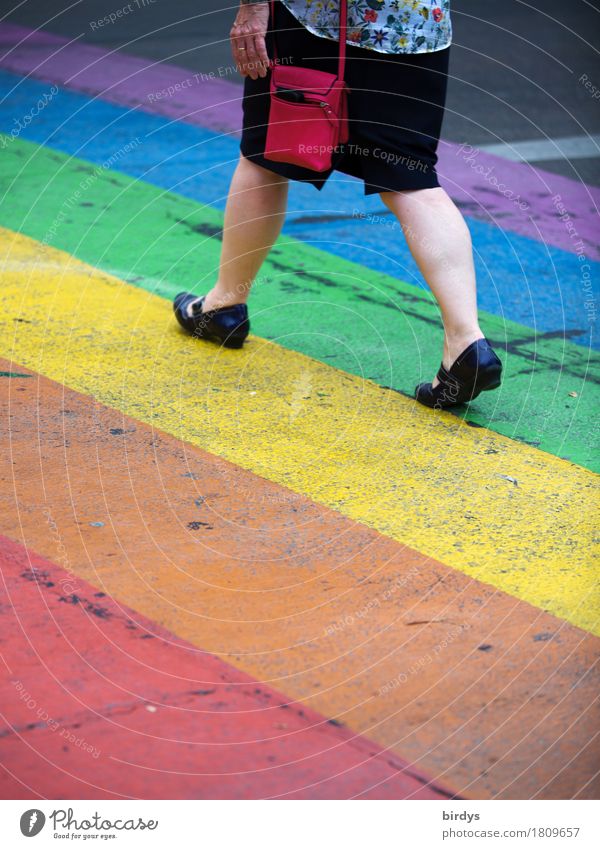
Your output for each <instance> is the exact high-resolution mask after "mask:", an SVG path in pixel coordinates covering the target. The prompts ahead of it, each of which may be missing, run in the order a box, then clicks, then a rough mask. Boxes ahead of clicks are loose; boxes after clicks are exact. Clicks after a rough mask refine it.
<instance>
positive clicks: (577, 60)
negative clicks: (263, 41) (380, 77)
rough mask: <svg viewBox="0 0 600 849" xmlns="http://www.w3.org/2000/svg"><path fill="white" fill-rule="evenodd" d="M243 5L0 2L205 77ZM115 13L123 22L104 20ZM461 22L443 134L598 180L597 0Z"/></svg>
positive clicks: (224, 53)
mask: <svg viewBox="0 0 600 849" xmlns="http://www.w3.org/2000/svg"><path fill="white" fill-rule="evenodd" d="M236 8H237V4H235V3H230V2H227V0H196V1H195V2H191V0H177V1H176V2H173V0H170V2H167V0H131V2H128V3H125V2H123V0H76V2H71V3H70V2H68V0H25V2H22V3H17V2H13V3H10V2H6V0H2V2H0V9H1V10H2V19H3V20H7V21H13V22H15V23H20V24H23V25H26V26H30V27H41V28H44V29H48V30H49V31H52V32H56V33H59V34H62V35H67V36H71V37H73V38H77V39H81V40H82V41H85V42H89V43H90V44H97V45H102V46H104V47H109V48H117V49H123V50H126V51H127V52H128V53H135V54H138V55H140V56H145V57H149V58H152V59H156V60H158V61H160V60H164V61H168V62H171V63H175V64H179V65H182V66H184V67H187V68H190V69H192V70H194V71H201V72H204V73H209V72H211V71H212V72H217V73H218V72H219V69H220V68H224V67H225V66H226V65H228V64H229V63H230V51H229V43H228V32H229V28H230V25H231V21H232V20H233V17H234V15H235V10H236ZM119 10H120V11H121V12H122V14H121V16H120V17H119V19H118V20H117V21H116V23H114V24H110V23H108V24H106V23H102V19H103V18H104V17H105V16H106V15H109V14H110V13H111V12H118V11H119ZM453 18H454V46H453V50H452V63H451V77H452V80H451V85H450V89H449V97H448V109H447V114H446V119H445V124H444V129H443V136H444V137H445V138H447V139H449V140H451V141H460V142H468V143H469V144H473V145H477V146H479V147H481V146H486V145H490V146H491V145H493V146H494V149H493V152H495V153H500V154H501V155H506V156H508V157H509V158H518V159H525V160H527V161H529V162H533V163H536V164H539V165H540V167H543V168H545V169H546V170H550V171H555V172H557V173H560V174H564V175H565V176H569V177H571V178H573V179H577V180H583V181H585V182H588V183H594V184H599V183H600V168H599V160H598V154H599V153H600V150H599V146H600V141H599V139H600V135H599V134H600V109H598V103H599V102H600V101H599V97H600V61H599V58H598V50H597V49H596V48H595V47H594V42H596V43H597V42H598V34H599V33H600V3H599V2H598V0H593V2H588V0H569V2H568V3H567V2H564V0H546V2H545V3H544V4H535V5H534V4H529V3H527V2H523V0H501V2H499V1H498V2H492V0H453ZM595 94H596V95H597V97H595V96H594V95H595ZM517 142H518V143H522V144H520V146H519V147H517V148H514V147H507V145H514V143H517ZM498 145H501V147H497V146H498ZM559 148H560V150H559ZM561 153H562V155H561Z"/></svg>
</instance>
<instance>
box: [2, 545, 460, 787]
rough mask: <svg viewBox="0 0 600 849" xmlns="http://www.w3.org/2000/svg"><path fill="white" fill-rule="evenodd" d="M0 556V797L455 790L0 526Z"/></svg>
mask: <svg viewBox="0 0 600 849" xmlns="http://www.w3.org/2000/svg"><path fill="white" fill-rule="evenodd" d="M0 568H1V570H2V578H3V583H4V590H5V592H6V597H7V601H8V604H7V607H6V610H5V613H4V619H5V624H6V626H7V630H6V637H5V638H4V639H3V640H2V660H3V672H2V676H1V677H0V703H1V704H2V708H1V712H0V718H1V720H2V725H1V726H0V738H1V739H0V752H1V754H2V758H1V760H2V765H3V767H4V769H3V770H2V769H0V799H19V798H31V796H32V795H35V796H40V797H42V798H49V799H56V798H60V799H88V798H91V799H97V798H103V799H106V798H113V799H114V798H121V797H134V798H137V799H165V798H167V799H265V798H273V797H276V798H295V799H350V798H355V797H359V798H376V799H448V798H452V794H451V793H450V792H449V791H448V790H446V789H443V788H440V787H434V786H431V784H430V782H429V780H428V779H427V778H426V777H425V776H423V775H419V774H418V772H416V771H415V770H412V769H411V768H410V766H409V765H408V764H405V763H403V762H402V761H400V760H399V759H398V758H394V757H392V756H390V754H389V752H381V751H380V750H378V747H377V746H375V745H374V744H373V743H372V742H370V741H369V740H365V739H364V738H361V737H357V736H353V735H351V734H350V733H349V732H348V731H347V730H345V729H343V728H338V727H336V726H335V725H332V724H331V723H329V722H328V721H327V719H326V718H325V717H322V716H320V715H318V714H316V713H314V711H311V710H309V709H308V708H307V707H306V706H304V705H301V704H294V703H290V702H289V701H288V700H287V699H286V698H285V697H284V696H282V695H281V693H278V692H277V691H275V690H271V689H270V688H269V687H263V686H259V684H258V682H257V681H254V680H252V679H251V678H248V677H247V678H245V679H244V676H243V674H242V673H241V672H239V670H237V669H233V668H232V667H231V666H230V665H229V664H227V663H224V662H223V661H222V660H219V659H218V658H216V657H213V656H211V655H208V654H206V653H204V652H199V651H198V650H197V649H196V648H195V647H194V646H192V645H190V644H189V643H185V642H184V641H182V640H179V639H178V638H177V637H175V636H174V635H173V634H171V633H170V632H168V631H165V630H163V629H161V628H159V627H156V626H155V625H154V624H153V623H151V622H149V621H148V620H145V619H144V617H141V616H140V615H139V614H138V613H137V612H135V611H132V610H130V609H127V608H123V607H122V606H121V605H119V604H118V603H117V602H115V601H113V600H112V599H110V598H107V597H106V596H105V595H104V594H103V593H102V592H98V591H97V588H96V587H93V586H91V585H90V584H88V583H87V582H86V581H82V579H81V578H79V577H78V578H77V579H76V583H77V592H73V591H71V592H69V591H68V590H67V589H66V587H67V586H68V585H69V584H70V583H71V582H72V580H73V578H72V576H71V575H70V574H69V573H68V572H66V571H65V570H64V569H62V568H61V567H59V566H56V564H54V563H50V562H49V561H48V560H45V559H44V558H41V557H40V556H39V555H37V554H34V553H32V552H30V551H27V550H26V549H24V548H23V547H22V546H20V545H17V544H16V543H14V542H12V541H11V540H8V539H7V538H6V537H2V536H0ZM232 681H236V682H237V683H236V684H235V685H233V684H232V683H231V682H232ZM2 726H3V727H2Z"/></svg>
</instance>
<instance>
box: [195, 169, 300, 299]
mask: <svg viewBox="0 0 600 849" xmlns="http://www.w3.org/2000/svg"><path fill="white" fill-rule="evenodd" d="M287 194H288V181H287V179H285V178H284V177H279V176H278V175H277V174H273V173H272V172H271V171H268V170H267V169H266V168H261V166H260V165H255V164H254V163H253V162H250V160H248V159H246V158H245V157H243V156H241V157H240V161H239V163H238V166H237V168H236V170H235V173H234V175H233V179H232V181H231V186H230V189H229V197H228V198H227V207H226V209H225V223H224V226H223V247H222V249H221V262H220V266H219V276H218V278H217V282H216V283H215V285H214V287H213V288H212V289H211V290H210V292H208V293H207V295H206V298H205V300H204V304H203V310H204V311H205V312H206V311H207V310H212V309H219V308H220V307H228V306H232V305H233V304H242V303H245V302H246V301H247V300H248V295H249V294H250V287H251V286H252V282H253V281H254V278H255V277H256V275H257V274H258V271H259V269H260V267H261V265H262V264H263V262H264V260H265V259H266V257H267V255H268V253H269V251H270V250H271V248H272V247H273V244H274V242H275V240H276V239H277V237H278V236H279V233H280V232H281V228H282V226H283V222H284V220H285V212H286V207H287ZM188 310H190V315H191V307H188Z"/></svg>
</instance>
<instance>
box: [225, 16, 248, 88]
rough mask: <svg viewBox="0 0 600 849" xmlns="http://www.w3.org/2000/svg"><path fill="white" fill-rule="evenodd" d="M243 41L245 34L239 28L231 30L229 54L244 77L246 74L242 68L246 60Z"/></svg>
mask: <svg viewBox="0 0 600 849" xmlns="http://www.w3.org/2000/svg"><path fill="white" fill-rule="evenodd" d="M245 40H246V33H245V32H243V31H242V30H241V29H240V28H239V27H235V29H232V30H231V33H230V37H229V43H230V45H231V54H232V56H233V60H234V62H235V64H236V67H237V69H238V70H239V71H240V73H241V74H242V75H244V76H245V73H246V72H245V71H244V70H243V67H242V66H243V64H244V62H245V59H246V51H245Z"/></svg>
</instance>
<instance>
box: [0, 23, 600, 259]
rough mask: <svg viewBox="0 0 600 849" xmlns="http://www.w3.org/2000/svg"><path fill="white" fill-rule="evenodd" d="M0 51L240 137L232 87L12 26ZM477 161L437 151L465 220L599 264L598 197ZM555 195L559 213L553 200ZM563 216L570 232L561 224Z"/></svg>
mask: <svg viewBox="0 0 600 849" xmlns="http://www.w3.org/2000/svg"><path fill="white" fill-rule="evenodd" d="M0 49H1V54H0V67H2V68H5V69H6V70H9V71H13V72H15V73H18V74H22V75H24V76H28V75H31V76H34V77H36V78H37V79H41V80H45V81H47V82H51V83H55V84H57V85H61V86H66V87H68V88H70V89H73V90H75V91H80V92H84V93H85V94H88V95H91V96H93V97H101V98H102V99H104V100H108V101H110V102H112V103H116V104H118V105H120V106H128V107H132V108H141V109H143V110H145V111H149V112H152V113H154V114H158V115H162V116H164V117H166V118H171V119H175V120H180V121H186V122H188V123H190V124H196V125H199V126H202V127H205V128H208V129H210V130H213V131H216V132H225V133H232V134H237V133H238V132H239V128H240V125H241V95H242V89H241V86H240V85H239V84H237V83H233V82H230V81H228V80H224V79H206V77H202V76H201V75H198V74H195V73H194V72H193V71H190V70H187V69H185V68H180V67H178V66H176V65H168V64H159V63H156V62H153V61H151V60H148V59H143V58H140V57H137V56H131V55H128V54H125V53H120V52H116V51H108V50H104V49H102V48H99V47H93V46H90V45H88V44H80V43H75V42H73V43H69V40H68V39H66V38H63V37H61V36H57V35H52V34H50V33H47V32H41V31H37V32H36V31H33V30H30V29H26V28H25V27H19V26H15V25H13V24H0ZM474 154H475V155H474ZM474 154H473V152H470V151H469V149H466V148H461V146H459V145H456V144H453V143H451V142H445V141H443V142H442V144H441V145H440V163H439V167H438V170H439V173H440V176H441V178H442V180H443V182H444V185H445V187H446V189H447V190H448V191H449V193H450V194H451V195H452V197H453V198H454V199H455V200H456V201H458V202H459V203H460V205H461V207H462V209H463V210H464V212H465V213H466V214H467V215H470V216H472V217H473V218H477V219H480V220H483V221H487V222H494V223H495V224H496V225H497V226H499V227H501V228H502V229H503V230H508V231H512V232H514V233H518V234H520V235H523V236H527V237H529V238H531V239H535V240H537V241H542V242H546V243H548V244H549V245H553V246H555V247H559V248H562V249H563V250H566V251H570V252H572V253H575V252H577V248H576V244H577V242H578V240H579V239H581V240H582V241H583V246H584V247H583V250H584V251H585V253H586V255H587V256H588V257H590V258H592V259H596V260H600V246H599V245H598V239H597V217H598V209H599V208H600V190H599V189H597V188H595V187H591V186H587V185H586V184H584V183H576V182H574V181H573V180H569V179H567V178H566V177H561V176H559V175H557V174H552V173H550V172H547V171H542V170H539V169H537V168H533V167H532V166H530V165H528V164H526V163H516V162H509V161H507V160H504V159H501V158H500V157H497V156H493V155H491V154H488V153H478V152H474ZM510 193H512V195H511V194H510ZM556 195H560V197H561V201H562V205H563V206H562V208H560V207H559V206H558V205H557V204H556V203H555V201H554V200H553V198H554V197H555V196H556ZM515 196H517V197H518V198H519V199H520V201H521V202H522V204H523V206H525V207H526V208H522V207H521V205H520V204H519V202H517V201H516V200H515ZM564 210H566V211H568V214H569V216H570V219H571V222H570V223H571V224H572V227H573V228H574V230H573V229H569V227H568V226H567V223H568V222H565V221H563V220H561V218H560V214H561V213H564ZM574 233H575V234H577V235H574Z"/></svg>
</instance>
